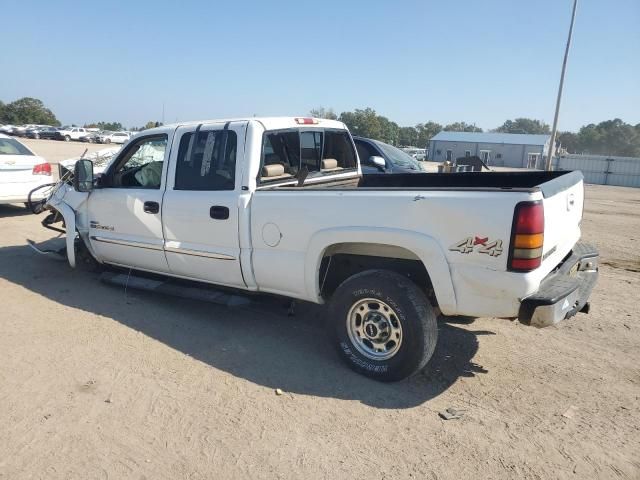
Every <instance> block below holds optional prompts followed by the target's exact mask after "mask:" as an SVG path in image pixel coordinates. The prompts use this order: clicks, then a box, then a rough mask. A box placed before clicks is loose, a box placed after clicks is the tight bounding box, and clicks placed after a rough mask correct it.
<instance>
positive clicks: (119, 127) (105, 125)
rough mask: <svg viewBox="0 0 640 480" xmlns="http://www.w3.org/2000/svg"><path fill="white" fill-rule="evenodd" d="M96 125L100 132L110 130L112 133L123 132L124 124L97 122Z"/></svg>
mask: <svg viewBox="0 0 640 480" xmlns="http://www.w3.org/2000/svg"><path fill="white" fill-rule="evenodd" d="M95 125H96V127H97V128H99V129H100V130H109V131H111V132H117V131H119V130H123V127H122V124H121V123H120V122H97V123H96V124H95Z"/></svg>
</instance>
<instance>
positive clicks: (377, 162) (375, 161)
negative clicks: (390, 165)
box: [369, 155, 387, 170]
mask: <svg viewBox="0 0 640 480" xmlns="http://www.w3.org/2000/svg"><path fill="white" fill-rule="evenodd" d="M369 163H370V164H372V165H374V166H376V167H378V168H379V169H380V170H385V169H386V168H387V163H386V162H385V161H384V158H382V157H378V156H377V155H374V156H372V157H369Z"/></svg>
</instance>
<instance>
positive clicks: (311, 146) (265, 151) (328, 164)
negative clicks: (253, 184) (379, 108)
mask: <svg viewBox="0 0 640 480" xmlns="http://www.w3.org/2000/svg"><path fill="white" fill-rule="evenodd" d="M302 168H306V169H307V170H308V172H309V177H313V176H314V175H322V174H325V173H335V172H336V171H339V170H343V169H345V168H356V154H355V150H354V148H353V144H352V143H351V139H350V138H349V134H348V133H347V132H346V131H344V130H324V131H312V130H302V131H300V130H282V131H275V132H268V133H265V135H264V141H263V146H262V168H261V170H260V181H261V182H270V181H275V180H286V179H292V178H294V177H295V176H296V175H298V172H299V171H300V169H302Z"/></svg>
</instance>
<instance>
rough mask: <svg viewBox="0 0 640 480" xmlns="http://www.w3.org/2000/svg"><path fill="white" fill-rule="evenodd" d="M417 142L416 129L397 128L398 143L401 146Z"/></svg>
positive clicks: (411, 145) (408, 145)
mask: <svg viewBox="0 0 640 480" xmlns="http://www.w3.org/2000/svg"><path fill="white" fill-rule="evenodd" d="M417 144H418V131H417V130H416V128H414V127H399V128H398V145H400V146H401V147H413V146H415V145H417Z"/></svg>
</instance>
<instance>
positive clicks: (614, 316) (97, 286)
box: [0, 142, 640, 480]
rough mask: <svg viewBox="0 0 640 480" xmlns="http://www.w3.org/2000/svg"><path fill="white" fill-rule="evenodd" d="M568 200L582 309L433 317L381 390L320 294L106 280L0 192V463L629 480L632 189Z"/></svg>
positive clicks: (89, 472) (637, 344)
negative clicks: (207, 294) (198, 298)
mask: <svg viewBox="0 0 640 480" xmlns="http://www.w3.org/2000/svg"><path fill="white" fill-rule="evenodd" d="M41 143H42V142H41ZM36 150H37V148H36ZM587 199H588V203H587V207H586V210H585V220H584V237H585V238H586V239H587V240H589V241H591V242H594V243H596V244H597V245H598V246H599V247H600V249H601V252H602V256H603V259H604V265H603V267H602V269H601V277H600V281H599V284H598V286H597V288H596V290H595V291H594V293H593V297H592V312H591V314H589V315H584V314H579V315H578V316H577V317H576V318H574V319H573V320H570V321H567V322H564V323H562V324H561V325H560V326H558V327H556V328H548V329H544V330H536V329H532V328H528V327H524V326H522V325H520V324H518V323H514V322H510V321H505V320H498V319H490V318H483V319H477V320H475V321H471V322H467V323H464V322H463V323H452V322H451V323H441V324H440V341H439V346H438V349H437V351H436V354H435V356H434V358H433V360H432V362H431V363H430V365H429V366H428V367H427V369H426V370H425V371H424V372H423V374H421V375H419V376H417V377H415V378H412V379H410V380H407V381H403V382H400V383H396V384H391V385H385V384H379V383H376V382H373V381H370V380H368V379H366V378H363V377H361V376H358V375H356V374H354V373H352V372H351V371H350V370H348V369H347V368H346V367H345V366H343V364H342V363H341V361H340V360H339V359H338V357H337V356H336V354H335V353H334V352H333V350H332V349H331V348H329V346H328V344H327V342H326V339H325V335H324V331H323V328H322V322H321V320H322V315H323V311H322V310H321V309H318V308H314V307H303V308H300V309H299V310H298V313H297V315H296V316H294V317H288V316H287V315H286V310H285V309H284V308H282V307H281V306H278V305H272V304H270V305H262V304H253V305H252V306H251V307H249V308H238V309H228V308H223V307H220V306H216V305H211V304H206V303H200V302H186V301H184V300H180V299H176V298H166V297H161V296H159V295H154V294H150V293H143V292H136V291H132V290H129V291H128V292H126V293H125V292H124V291H123V290H122V289H121V288H116V287H111V286H107V285H104V284H102V283H100V282H99V281H98V278H97V276H96V274H92V273H85V272H80V271H73V270H71V269H70V268H68V266H67V265H66V264H65V263H62V262H57V261H56V260H54V259H51V258H49V257H43V256H39V255H38V254H36V253H34V252H33V251H32V250H31V249H29V248H28V247H27V246H26V245H25V238H33V239H35V240H37V241H44V240H47V239H49V238H51V237H52V235H51V234H50V233H51V232H49V231H47V230H45V229H43V228H42V227H41V226H40V225H39V220H40V219H39V217H35V216H33V215H27V214H25V212H24V211H23V210H21V209H19V208H18V207H0V225H1V228H0V301H1V305H2V308H1V310H0V405H1V408H0V478H7V479H21V478H46V479H63V478H64V479H67V478H70V479H71V478H73V479H75V478H77V479H88V478H91V479H93V478H104V479H109V478H110V479H122V478H127V479H128V478H131V479H143V478H145V479H165V478H166V479H178V478H189V479H211V478H309V479H315V478H365V477H366V478H376V479H378V478H379V479H385V478H386V479H390V478H419V479H423V478H425V479H436V478H437V479H456V480H459V479H461V478H504V479H512V478H527V479H546V478H571V479H575V478H582V479H584V478H627V479H637V478H640V401H639V400H640V398H639V397H640V362H639V361H640V322H639V321H638V319H639V309H638V290H639V288H640V258H639V257H638V255H637V249H633V248H632V247H633V245H634V244H635V243H637V241H638V240H640V190H638V189H636V190H633V189H625V188H616V187H600V186H589V187H588V188H587ZM276 388H280V389H282V390H283V392H284V394H283V395H276V393H275V391H274V390H275V389H276ZM447 407H454V408H457V409H464V410H465V412H464V416H463V417H462V418H461V419H459V420H449V421H445V420H442V419H441V418H440V417H439V416H438V412H440V411H442V410H444V409H445V408H447Z"/></svg>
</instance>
